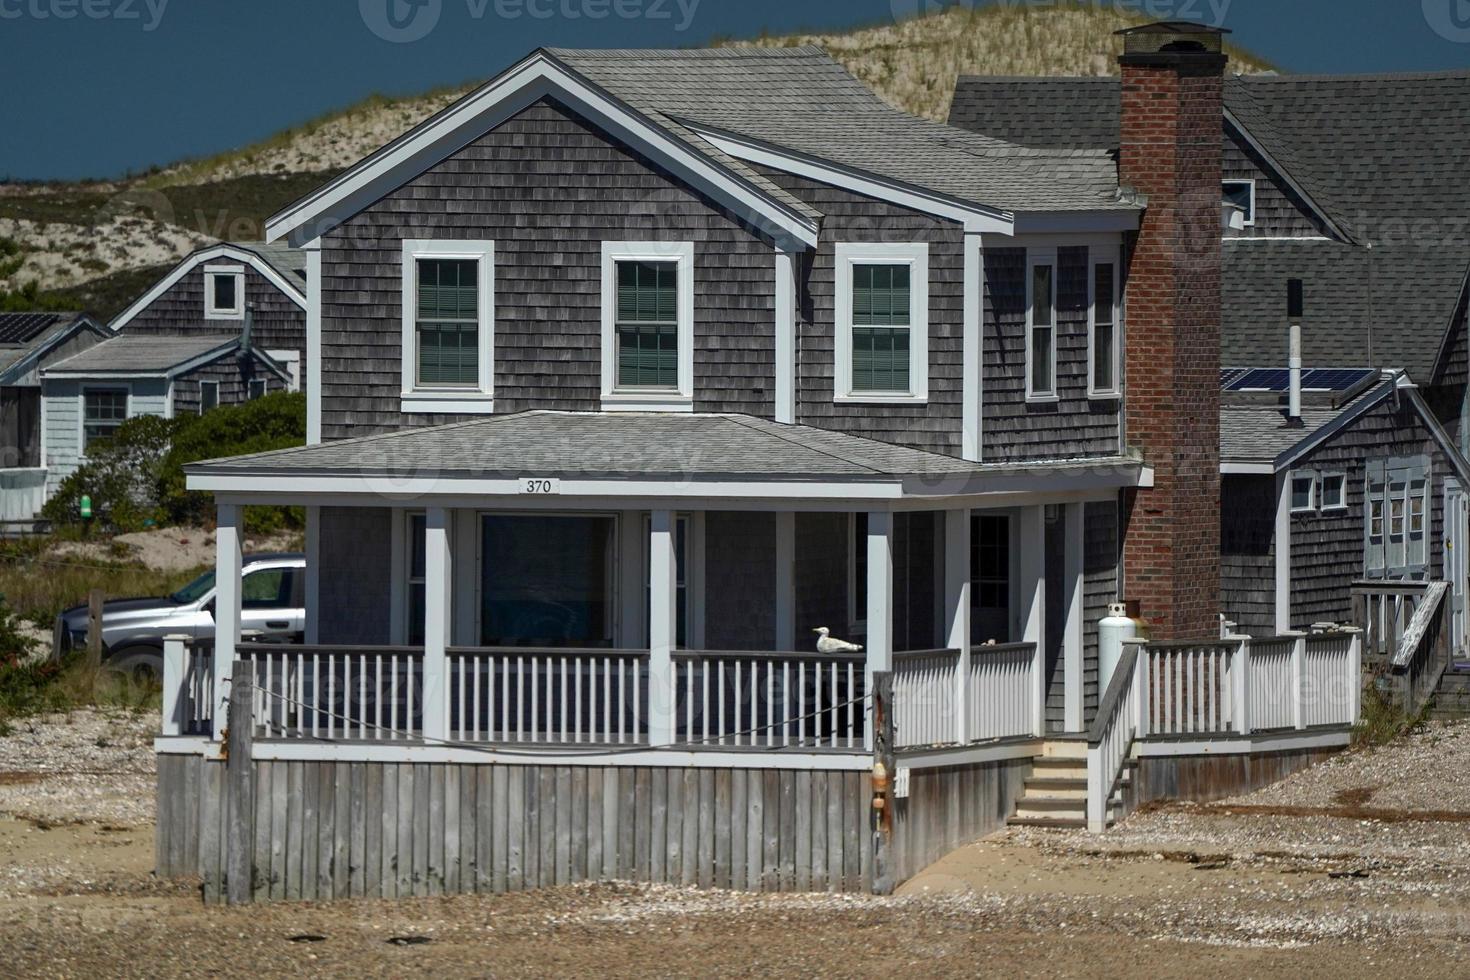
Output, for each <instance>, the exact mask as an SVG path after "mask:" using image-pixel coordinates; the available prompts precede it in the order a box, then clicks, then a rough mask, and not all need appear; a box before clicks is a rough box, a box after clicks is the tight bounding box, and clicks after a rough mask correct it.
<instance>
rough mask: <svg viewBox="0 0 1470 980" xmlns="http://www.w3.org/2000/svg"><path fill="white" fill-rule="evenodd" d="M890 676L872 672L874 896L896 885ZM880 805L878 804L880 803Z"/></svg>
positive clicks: (890, 890)
mask: <svg viewBox="0 0 1470 980" xmlns="http://www.w3.org/2000/svg"><path fill="white" fill-rule="evenodd" d="M897 765H898V760H897V758H896V757H895V755H894V752H893V673H892V672H891V671H887V670H877V671H874V672H873V781H872V786H873V801H872V809H871V813H872V817H871V819H872V827H873V894H874V895H892V894H893V889H894V888H896V887H897V885H898V883H897V882H896V881H895V880H894V877H895V869H894V867H893V780H894V778H895V777H896V775H897V772H896V767H897ZM880 800H881V801H882V805H881V806H880V805H879V801H880Z"/></svg>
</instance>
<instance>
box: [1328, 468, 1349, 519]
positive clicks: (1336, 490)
mask: <svg viewBox="0 0 1470 980" xmlns="http://www.w3.org/2000/svg"><path fill="white" fill-rule="evenodd" d="M1322 510H1323V511H1329V510H1347V474H1346V473H1323V474H1322Z"/></svg>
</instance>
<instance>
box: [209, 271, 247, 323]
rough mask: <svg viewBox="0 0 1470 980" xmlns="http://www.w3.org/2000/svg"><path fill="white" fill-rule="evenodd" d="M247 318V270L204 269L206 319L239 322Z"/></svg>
mask: <svg viewBox="0 0 1470 980" xmlns="http://www.w3.org/2000/svg"><path fill="white" fill-rule="evenodd" d="M244 316H245V270H244V268H243V267H242V266H235V265H226V266H205V267H204V317H205V319H207V320H239V319H241V318H243V317H244Z"/></svg>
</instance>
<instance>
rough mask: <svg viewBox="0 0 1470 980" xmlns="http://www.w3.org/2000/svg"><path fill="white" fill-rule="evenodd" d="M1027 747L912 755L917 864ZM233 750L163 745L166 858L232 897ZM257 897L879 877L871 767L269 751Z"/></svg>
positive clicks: (259, 817) (1023, 763)
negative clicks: (945, 763)
mask: <svg viewBox="0 0 1470 980" xmlns="http://www.w3.org/2000/svg"><path fill="white" fill-rule="evenodd" d="M1027 765H1028V762H1027V760H1024V759H1022V760H1003V761H998V762H994V761H993V762H986V763H977V764H971V765H963V766H953V767H947V768H943V769H926V770H915V771H914V772H913V774H912V777H911V780H910V789H909V797H908V798H907V799H903V800H899V801H897V805H896V807H895V813H894V816H895V820H894V831H893V832H894V847H893V854H894V860H895V865H894V867H895V872H896V874H897V876H898V880H899V881H902V880H904V879H906V878H908V877H911V876H912V875H914V874H916V873H917V872H918V871H920V870H922V869H923V868H924V867H925V866H926V865H928V864H930V863H931V862H933V861H934V860H936V859H938V858H939V857H941V856H942V855H943V854H945V853H946V852H947V851H949V850H952V849H953V848H955V847H957V846H960V845H961V844H964V843H967V842H969V841H971V840H975V839H977V838H979V837H981V836H983V835H984V834H986V833H988V832H990V831H992V830H994V829H996V828H998V827H999V826H1001V824H1002V823H1003V822H1004V820H1005V817H1006V816H1007V815H1008V814H1009V813H1010V812H1011V810H1012V809H1013V807H1014V801H1015V798H1016V796H1017V795H1018V794H1019V792H1020V790H1021V783H1022V780H1023V779H1024V777H1025V772H1026V769H1027ZM226 773H227V766H226V764H225V763H222V762H218V761H214V760H209V759H206V758H204V757H202V756H199V755H188V754H179V755H172V754H162V755H159V757H158V801H159V803H158V831H157V869H158V874H159V875H160V876H164V877H188V876H198V877H199V878H201V879H202V881H203V886H204V894H205V898H206V900H207V901H211V902H215V901H220V900H221V899H222V896H223V894H224V888H225V874H226V872H225V868H226V865H227V857H228V855H227V854H226V845H225V829H226V827H227V817H228V812H227V810H228V807H229V806H230V798H229V797H230V794H229V792H228V788H227V782H226ZM253 795H254V797H255V801H254V810H253V815H252V828H251V833H250V834H249V835H247V836H248V837H249V840H250V845H249V847H250V853H249V863H248V866H249V867H250V868H251V869H252V887H251V891H252V895H253V897H254V898H255V899H256V900H296V899H301V900H320V899H329V898H348V897H383V898H394V897H403V896H415V895H440V894H453V893H465V892H505V891H518V890H522V889H528V888H539V887H547V886H552V885H562V884H568V883H572V882H578V881H590V880H607V879H623V880H633V881H654V882H667V883H671V884H683V885H695V886H700V887H710V888H731V889H737V890H748V891H835V892H865V891H868V890H870V889H871V887H872V875H873V868H872V833H871V829H870V822H869V812H870V810H869V808H870V805H871V793H870V789H869V784H868V778H867V774H866V773H865V772H861V771H847V772H838V771H808V770H774V769H716V768H700V769H694V768H655V767H633V766H622V767H597V766H550V765H507V764H500V763H490V764H458V763H373V762H304V761H303V762H297V761H281V760H276V761H271V760H256V761H255V763H254V783H253Z"/></svg>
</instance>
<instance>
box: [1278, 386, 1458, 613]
mask: <svg viewBox="0 0 1470 980" xmlns="http://www.w3.org/2000/svg"><path fill="white" fill-rule="evenodd" d="M1406 456H1425V457H1427V458H1428V459H1429V461H1430V467H1429V468H1430V473H1429V528H1428V536H1427V540H1426V541H1425V551H1426V554H1427V555H1428V558H1429V576H1430V578H1431V579H1438V578H1440V577H1441V576H1442V575H1443V574H1444V483H1445V478H1446V477H1447V476H1449V475H1451V470H1450V464H1449V460H1448V459H1447V458H1446V457H1445V455H1444V454H1443V453H1442V452H1440V451H1439V447H1438V446H1437V444H1436V443H1435V442H1434V440H1433V438H1431V436H1430V434H1429V431H1428V430H1427V429H1426V428H1425V426H1424V422H1423V421H1422V419H1421V418H1420V417H1419V414H1418V412H1417V411H1415V410H1414V408H1412V407H1411V406H1410V404H1409V402H1408V400H1407V399H1404V400H1402V403H1401V406H1400V407H1399V408H1398V409H1397V410H1395V409H1394V407H1393V404H1392V399H1390V400H1388V401H1385V402H1384V403H1383V404H1381V405H1379V406H1378V407H1376V408H1374V409H1372V410H1371V411H1369V412H1368V413H1367V414H1365V415H1364V416H1363V417H1362V418H1360V419H1359V420H1358V421H1357V422H1355V423H1354V424H1353V425H1352V426H1350V427H1349V428H1347V429H1344V430H1343V431H1342V432H1340V433H1338V434H1337V435H1335V436H1333V437H1332V438H1331V439H1329V440H1328V441H1327V442H1326V443H1324V444H1323V445H1322V446H1320V447H1319V448H1318V449H1316V450H1314V451H1313V452H1311V453H1310V454H1308V455H1307V456H1306V457H1304V458H1303V459H1302V461H1301V462H1299V463H1298V464H1297V468H1298V469H1315V470H1318V471H1319V472H1322V471H1335V472H1341V473H1346V474H1347V498H1348V506H1347V509H1346V510H1343V511H1336V512H1331V513H1321V512H1318V513H1312V514H1299V515H1293V516H1292V519H1291V622H1292V626H1293V627H1295V628H1304V627H1307V626H1310V625H1311V624H1312V623H1316V622H1333V623H1347V622H1350V621H1351V618H1352V614H1353V604H1352V595H1351V584H1352V581H1353V580H1354V579H1355V578H1360V577H1362V575H1363V492H1364V469H1365V464H1366V462H1367V461H1369V460H1376V459H1384V458H1388V457H1406Z"/></svg>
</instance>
